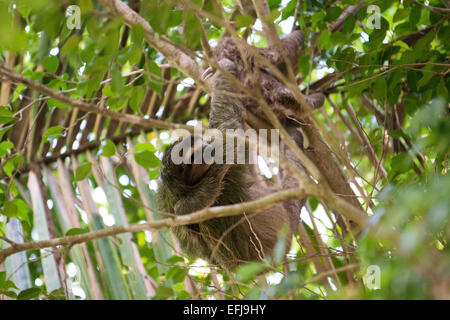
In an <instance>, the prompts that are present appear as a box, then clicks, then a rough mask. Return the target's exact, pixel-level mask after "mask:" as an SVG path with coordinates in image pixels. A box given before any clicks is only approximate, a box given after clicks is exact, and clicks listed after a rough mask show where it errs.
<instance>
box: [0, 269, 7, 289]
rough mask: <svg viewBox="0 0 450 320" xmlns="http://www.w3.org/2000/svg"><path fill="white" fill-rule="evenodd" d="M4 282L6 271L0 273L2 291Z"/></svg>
mask: <svg viewBox="0 0 450 320" xmlns="http://www.w3.org/2000/svg"><path fill="white" fill-rule="evenodd" d="M5 280H6V271H1V272H0V290H1V289H3V287H4V285H5Z"/></svg>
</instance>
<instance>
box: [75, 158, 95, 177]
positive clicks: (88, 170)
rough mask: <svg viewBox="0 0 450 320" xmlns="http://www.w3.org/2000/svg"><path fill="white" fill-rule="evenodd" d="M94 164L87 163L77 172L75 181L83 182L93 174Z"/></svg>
mask: <svg viewBox="0 0 450 320" xmlns="http://www.w3.org/2000/svg"><path fill="white" fill-rule="evenodd" d="M91 168H92V163H90V162H87V163H84V164H82V165H80V166H79V167H78V168H77V169H76V170H75V181H81V180H83V179H84V178H86V177H87V176H88V175H89V173H91Z"/></svg>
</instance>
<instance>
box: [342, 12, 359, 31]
mask: <svg viewBox="0 0 450 320" xmlns="http://www.w3.org/2000/svg"><path fill="white" fill-rule="evenodd" d="M355 24H356V18H355V16H354V15H352V14H351V15H349V16H348V17H347V19H345V21H344V27H343V29H342V31H343V32H344V33H347V34H350V33H352V32H353V29H355Z"/></svg>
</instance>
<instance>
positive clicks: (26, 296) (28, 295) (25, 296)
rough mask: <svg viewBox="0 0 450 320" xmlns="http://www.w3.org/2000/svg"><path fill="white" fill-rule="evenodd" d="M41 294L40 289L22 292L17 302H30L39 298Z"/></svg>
mask: <svg viewBox="0 0 450 320" xmlns="http://www.w3.org/2000/svg"><path fill="white" fill-rule="evenodd" d="M40 294H41V289H39V288H29V289H25V290H23V291H21V292H20V293H19V295H18V296H17V300H30V299H34V298H37V297H39V295H40Z"/></svg>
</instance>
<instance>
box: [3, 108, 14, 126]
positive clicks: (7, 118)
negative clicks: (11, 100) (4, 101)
mask: <svg viewBox="0 0 450 320" xmlns="http://www.w3.org/2000/svg"><path fill="white" fill-rule="evenodd" d="M13 119H14V114H13V113H12V112H11V111H9V109H8V107H5V106H0V123H2V124H5V123H8V122H11V121H12V120H13Z"/></svg>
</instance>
